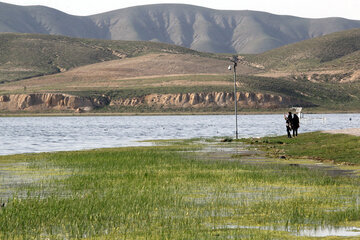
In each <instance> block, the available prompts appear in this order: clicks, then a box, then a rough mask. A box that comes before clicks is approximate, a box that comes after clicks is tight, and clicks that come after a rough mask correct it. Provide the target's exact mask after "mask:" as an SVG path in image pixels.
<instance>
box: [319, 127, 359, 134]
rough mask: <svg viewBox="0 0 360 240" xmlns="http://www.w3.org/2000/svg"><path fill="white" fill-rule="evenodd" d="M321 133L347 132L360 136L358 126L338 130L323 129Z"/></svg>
mask: <svg viewBox="0 0 360 240" xmlns="http://www.w3.org/2000/svg"><path fill="white" fill-rule="evenodd" d="M323 133H332V134H349V135H354V136H360V128H347V129H339V130H328V131H323Z"/></svg>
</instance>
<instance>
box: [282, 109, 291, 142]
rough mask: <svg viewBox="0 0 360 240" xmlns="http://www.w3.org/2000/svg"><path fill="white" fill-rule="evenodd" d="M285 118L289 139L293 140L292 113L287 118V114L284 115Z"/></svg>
mask: <svg viewBox="0 0 360 240" xmlns="http://www.w3.org/2000/svg"><path fill="white" fill-rule="evenodd" d="M284 117H285V121H286V132H287V134H288V138H291V127H292V121H293V119H292V113H291V112H289V114H288V115H287V116H286V114H284Z"/></svg>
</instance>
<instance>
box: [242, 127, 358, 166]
mask: <svg viewBox="0 0 360 240" xmlns="http://www.w3.org/2000/svg"><path fill="white" fill-rule="evenodd" d="M300 129H301V128H300ZM245 141H246V142H250V143H253V144H260V145H261V146H263V147H265V148H266V149H268V150H271V152H272V153H280V154H286V155H288V156H290V157H293V158H298V157H303V158H304V157H305V158H314V159H321V160H332V161H334V162H336V163H342V162H347V163H353V164H360V137H356V136H350V135H345V134H326V133H320V132H315V133H304V134H300V135H299V136H298V137H296V138H290V139H289V138H287V137H286V136H281V137H264V138H261V139H260V140H254V139H253V140H251V139H248V140H245Z"/></svg>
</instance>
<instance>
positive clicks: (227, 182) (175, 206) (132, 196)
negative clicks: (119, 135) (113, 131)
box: [0, 140, 360, 239]
mask: <svg viewBox="0 0 360 240" xmlns="http://www.w3.org/2000/svg"><path fill="white" fill-rule="evenodd" d="M229 144H233V143H229ZM238 144H240V143H238ZM199 148H201V145H200V144H199V143H198V140H193V141H189V140H187V141H184V142H176V144H174V145H169V146H157V147H139V148H121V149H100V150H92V151H79V152H59V153H42V154H26V155H14V156H3V157H0V168H3V165H2V164H4V163H5V162H6V163H14V164H15V163H27V165H26V166H28V168H29V170H30V171H31V172H36V173H38V174H39V175H42V176H43V178H42V179H41V180H38V181H36V182H33V183H28V184H21V181H20V183H18V184H16V185H15V186H13V187H12V189H11V190H12V191H13V194H11V193H8V194H9V195H12V197H10V198H9V199H8V201H9V203H8V205H7V206H6V207H5V208H3V209H1V210H0V237H1V238H3V239H13V238H15V239H16V238H18V239H31V238H50V239H64V238H67V239H79V238H89V239H90V238H91V239H104V238H106V239H209V238H210V239H212V238H216V239H228V238H236V239H308V238H305V237H304V238H302V237H296V236H294V235H293V234H291V233H289V232H287V231H281V230H279V231H275V230H261V229H260V227H271V228H278V229H284V228H287V229H289V230H293V231H295V232H296V231H297V230H298V229H301V228H304V227H310V226H344V225H348V226H356V225H358V226H359V224H360V222H359V221H360V211H359V209H358V207H359V206H358V205H357V204H358V202H357V200H358V198H359V196H360V189H359V179H358V178H346V177H337V178H333V177H330V176H328V175H327V174H326V173H325V172H323V171H320V170H319V171H314V170H309V169H307V168H301V167H300V168H294V167H291V166H289V165H287V164H277V163H262V162H257V161H256V160H254V162H249V163H244V162H239V161H234V160H231V161H221V160H214V159H211V158H207V157H206V156H205V157H200V158H199V155H194V154H193V153H191V151H192V150H197V149H199ZM189 151H190V152H189ZM54 169H56V174H51V173H52V172H54ZM8 170H10V172H11V169H8ZM14 188H15V189H14ZM7 190H9V189H2V191H4V192H7ZM21 193H26V194H25V196H24V194H22V196H23V197H19V195H20V196H21ZM231 226H248V227H252V228H236V227H235V228H232V227H231Z"/></svg>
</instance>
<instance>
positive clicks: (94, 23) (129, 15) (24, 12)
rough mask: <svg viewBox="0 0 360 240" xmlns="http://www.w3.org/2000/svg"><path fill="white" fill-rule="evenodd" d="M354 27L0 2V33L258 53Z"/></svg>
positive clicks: (186, 8) (257, 15)
mask: <svg viewBox="0 0 360 240" xmlns="http://www.w3.org/2000/svg"><path fill="white" fill-rule="evenodd" d="M352 28H360V21H353V20H347V19H342V18H326V19H305V18H299V17H292V16H279V15H273V14H269V13H264V12H254V11H221V10H214V9H208V8H203V7H197V6H191V5H182V4H158V5H146V6H137V7H131V8H126V9H120V10H116V11H112V12H107V13H102V14H97V15H93V16H87V17H78V16H72V15H68V14H65V13H62V12H60V11H57V10H54V9H51V8H47V7H42V6H31V7H23V6H16V5H10V4H5V3H0V32H19V33H43V34H54V35H65V36H71V37H81V38H100V39H112V40H141V41H158V42H164V43H170V44H176V45H180V46H184V47H187V48H191V49H194V50H199V51H205V52H217V53H234V52H237V53H261V52H264V51H267V50H270V49H273V48H276V47H280V46H283V45H286V44H290V43H294V42H298V41H302V40H305V39H309V38H314V37H318V36H322V35H325V34H329V33H333V32H338V31H342V30H346V29H352Z"/></svg>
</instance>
